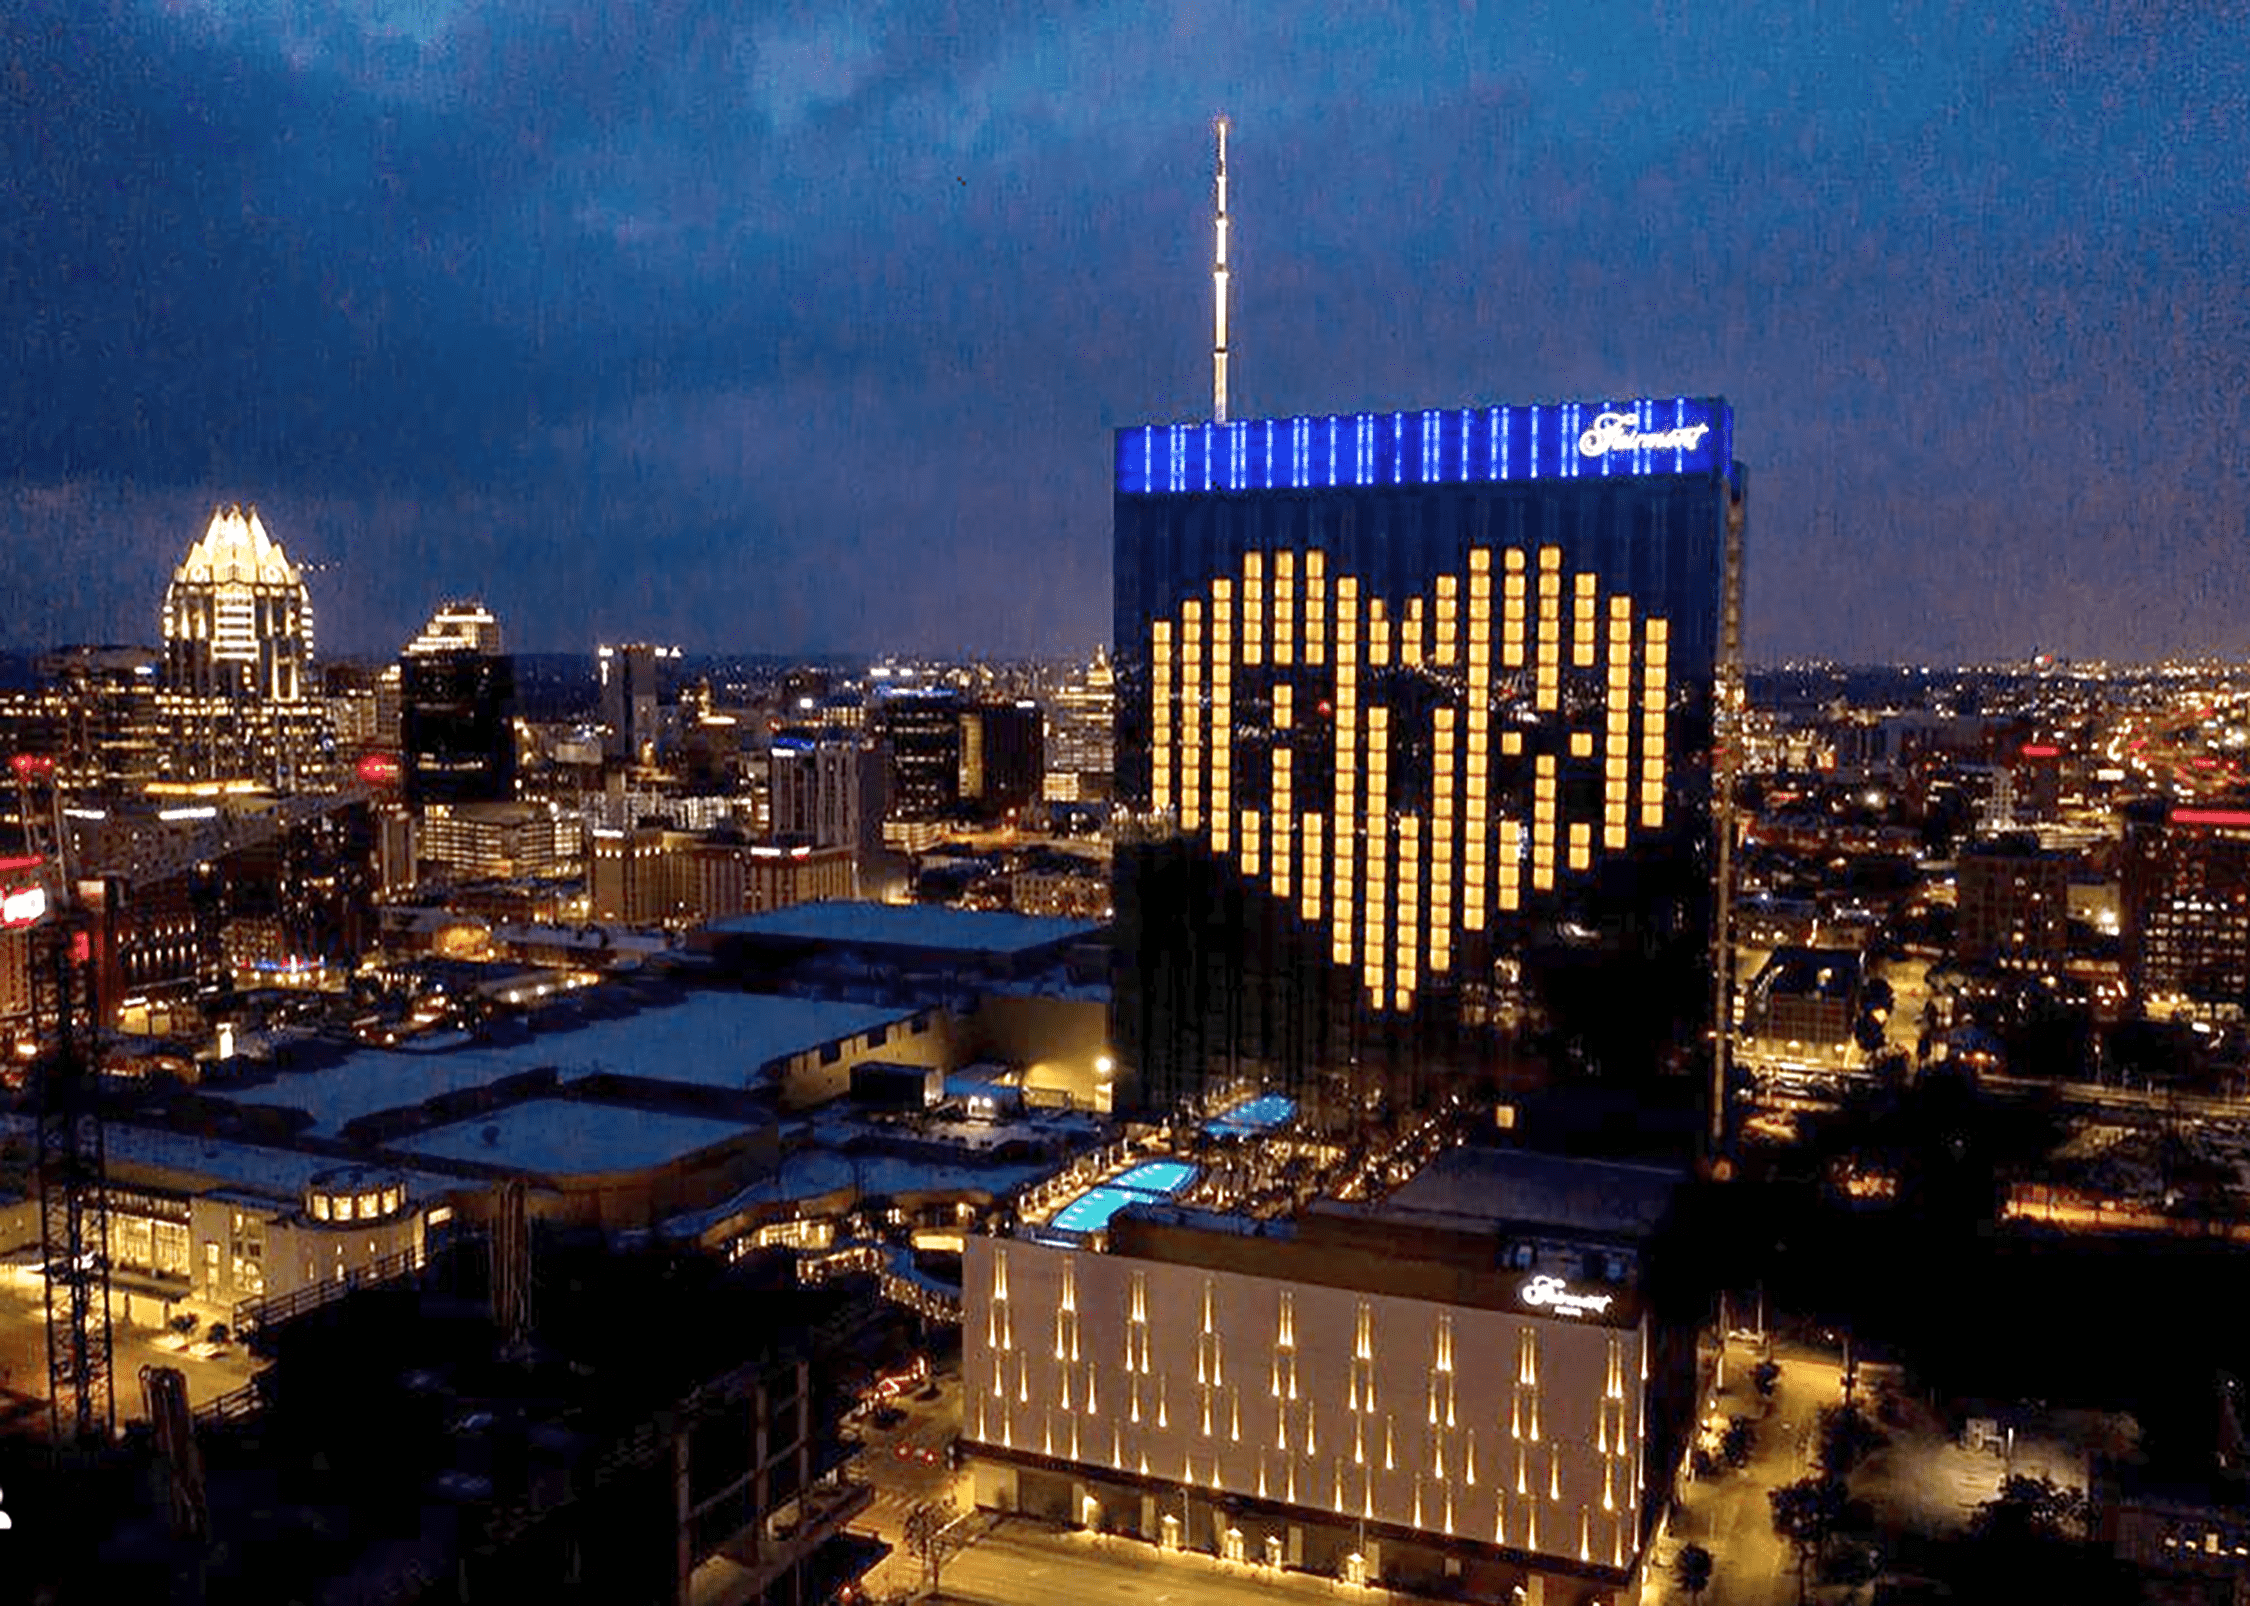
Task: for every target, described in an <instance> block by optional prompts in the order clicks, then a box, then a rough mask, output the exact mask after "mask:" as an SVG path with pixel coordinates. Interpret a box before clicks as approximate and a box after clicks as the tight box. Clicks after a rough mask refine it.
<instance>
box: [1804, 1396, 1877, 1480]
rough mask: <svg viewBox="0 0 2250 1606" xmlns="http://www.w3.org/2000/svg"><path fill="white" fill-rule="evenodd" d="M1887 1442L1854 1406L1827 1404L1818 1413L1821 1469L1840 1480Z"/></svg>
mask: <svg viewBox="0 0 2250 1606" xmlns="http://www.w3.org/2000/svg"><path fill="white" fill-rule="evenodd" d="M1889 1442H1890V1440H1889V1439H1888V1438H1887V1437H1886V1436H1885V1435H1884V1433H1883V1431H1882V1430H1881V1429H1880V1428H1878V1427H1876V1426H1875V1424H1874V1423H1872V1422H1870V1421H1868V1420H1867V1417H1866V1415H1865V1413H1863V1412H1862V1411H1861V1410H1860V1408H1859V1407H1858V1406H1856V1405H1828V1406H1823V1407H1822V1408H1821V1412H1820V1466H1821V1470H1822V1471H1824V1472H1826V1473H1827V1474H1828V1475H1829V1476H1830V1477H1832V1478H1838V1479H1841V1478H1842V1477H1844V1476H1845V1474H1847V1473H1849V1472H1850V1471H1851V1470H1852V1468H1853V1467H1856V1466H1858V1465H1859V1463H1860V1462H1861V1461H1862V1460H1863V1459H1865V1457H1866V1455H1867V1453H1868V1452H1869V1451H1870V1450H1878V1449H1881V1448H1882V1447H1883V1446H1884V1445H1885V1444H1887V1443H1889Z"/></svg>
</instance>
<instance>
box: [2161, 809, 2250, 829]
mask: <svg viewBox="0 0 2250 1606" xmlns="http://www.w3.org/2000/svg"><path fill="white" fill-rule="evenodd" d="M2172 823H2173V824H2174V825H2233V826H2243V827H2250V809H2174V810H2173V811H2172Z"/></svg>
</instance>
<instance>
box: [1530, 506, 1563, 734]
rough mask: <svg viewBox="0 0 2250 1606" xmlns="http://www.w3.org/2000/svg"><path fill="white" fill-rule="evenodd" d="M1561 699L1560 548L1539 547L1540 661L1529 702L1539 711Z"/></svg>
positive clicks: (1551, 707) (1555, 704) (1557, 703)
mask: <svg viewBox="0 0 2250 1606" xmlns="http://www.w3.org/2000/svg"><path fill="white" fill-rule="evenodd" d="M1561 702H1562V549H1561V548H1560V547H1551V546H1543V547H1541V548H1540V549H1539V664H1538V670H1537V676H1536V678H1535V680H1534V682H1533V685H1532V706H1533V707H1534V708H1537V709H1540V710H1542V711H1545V710H1549V709H1553V708H1556V707H1559V706H1560V705H1561Z"/></svg>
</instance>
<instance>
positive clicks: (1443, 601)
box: [1430, 574, 1461, 665]
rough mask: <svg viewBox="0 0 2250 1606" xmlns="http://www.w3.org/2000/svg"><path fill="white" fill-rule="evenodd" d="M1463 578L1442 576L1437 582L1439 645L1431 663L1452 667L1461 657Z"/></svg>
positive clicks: (1434, 649)
mask: <svg viewBox="0 0 2250 1606" xmlns="http://www.w3.org/2000/svg"><path fill="white" fill-rule="evenodd" d="M1460 625H1461V577H1460V576H1459V575H1453V574H1441V575H1439V576H1438V582H1437V643H1436V645H1435V647H1434V648H1433V649H1432V652H1431V657H1430V661H1431V662H1432V663H1435V664H1446V665H1451V664H1454V663H1458V662H1459V661H1460V657H1461V633H1460Z"/></svg>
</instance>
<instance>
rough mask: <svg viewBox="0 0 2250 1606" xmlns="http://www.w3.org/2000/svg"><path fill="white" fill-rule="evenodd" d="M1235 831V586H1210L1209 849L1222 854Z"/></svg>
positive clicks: (1223, 583)
mask: <svg viewBox="0 0 2250 1606" xmlns="http://www.w3.org/2000/svg"><path fill="white" fill-rule="evenodd" d="M1233 827H1234V582H1232V581H1231V580H1219V581H1215V582H1213V584H1212V586H1211V847H1212V850H1213V851H1214V852H1217V853H1225V852H1226V851H1227V850H1228V848H1229V846H1230V845H1231V844H1232V841H1233Z"/></svg>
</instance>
